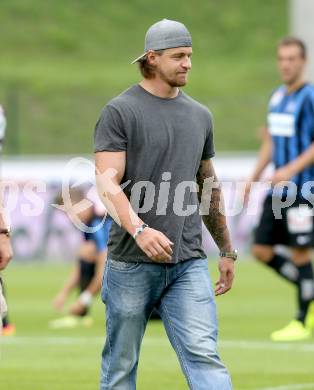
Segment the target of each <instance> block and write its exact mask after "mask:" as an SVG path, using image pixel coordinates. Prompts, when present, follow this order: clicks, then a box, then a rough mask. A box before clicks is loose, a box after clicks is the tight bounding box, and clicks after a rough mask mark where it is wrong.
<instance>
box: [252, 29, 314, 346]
mask: <svg viewBox="0 0 314 390" xmlns="http://www.w3.org/2000/svg"><path fill="white" fill-rule="evenodd" d="M277 60H278V69H279V73H280V76H281V78H282V81H283V85H281V86H280V87H279V88H277V89H276V90H275V91H274V92H273V93H272V95H271V98H270V102H269V113H268V126H267V131H266V132H265V134H264V140H263V143H262V146H261V150H260V154H259V158H258V161H257V165H256V167H255V170H254V172H253V174H252V176H251V178H250V181H249V185H248V187H247V188H250V186H251V183H252V182H255V181H257V180H259V178H260V176H261V174H262V172H263V171H264V169H265V168H266V166H267V165H268V163H269V162H270V161H272V162H273V165H274V167H275V172H274V174H273V176H272V178H271V182H272V190H271V191H270V192H269V193H268V196H267V197H266V199H265V202H264V206H263V212H262V216H261V220H260V224H259V226H258V227H257V230H256V235H255V242H254V245H253V248H252V249H253V250H252V251H253V254H254V256H255V257H256V258H257V259H258V260H259V261H261V262H262V263H264V264H266V265H267V266H269V267H270V268H272V269H273V270H274V271H276V272H277V273H278V274H279V275H280V276H281V277H282V278H284V279H286V280H288V281H289V282H290V283H293V284H294V285H295V286H296V289H297V295H298V313H297V315H296V318H295V319H294V320H293V321H291V322H290V323H289V324H288V325H287V326H286V327H284V328H283V329H280V330H278V331H276V332H273V333H272V334H271V338H272V340H274V341H294V340H304V339H308V338H310V336H311V332H312V330H313V328H314V306H313V298H314V284H313V268H312V263H311V248H312V246H313V204H314V202H313V193H312V192H311V190H312V187H313V180H314V166H313V163H314V143H313V139H314V87H313V86H312V85H311V84H309V83H307V82H305V80H304V76H303V73H304V68H305V65H306V47H305V45H304V43H303V42H302V41H301V40H299V39H297V38H291V37H289V38H284V39H283V40H282V41H281V42H280V43H279V45H278V51H277ZM281 217H282V218H281ZM277 244H283V245H286V246H287V247H289V249H290V250H291V260H292V261H291V260H290V259H288V258H287V257H285V256H284V255H282V254H278V253H276V251H275V248H274V247H275V245H277Z"/></svg>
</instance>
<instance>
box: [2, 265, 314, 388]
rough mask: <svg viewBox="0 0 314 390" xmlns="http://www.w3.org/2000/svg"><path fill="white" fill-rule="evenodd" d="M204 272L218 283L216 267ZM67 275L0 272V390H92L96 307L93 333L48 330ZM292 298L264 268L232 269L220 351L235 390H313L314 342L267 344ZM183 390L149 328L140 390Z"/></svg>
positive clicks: (166, 347) (287, 315) (166, 350)
mask: <svg viewBox="0 0 314 390" xmlns="http://www.w3.org/2000/svg"><path fill="white" fill-rule="evenodd" d="M210 268H211V270H212V277H213V279H216V277H217V270H216V265H215V264H214V262H211V264H210ZM68 271H69V266H68V265H67V266H65V265H61V264H57V265H52V264H39V263H32V264H29V265H23V266H22V265H14V264H12V265H11V266H10V267H9V268H8V270H7V271H6V272H5V278H6V281H7V284H8V289H9V303H10V309H11V317H12V319H14V322H15V323H16V326H17V335H16V336H14V337H11V338H8V337H7V338H2V339H1V341H0V346H1V360H0V389H2V390H92V389H97V386H98V376H99V365H100V353H101V349H102V344H103V338H104V332H103V329H104V321H103V307H102V304H101V302H100V301H99V300H98V301H97V303H96V304H95V305H94V308H93V318H94V321H95V323H94V325H93V327H91V328H88V329H82V328H81V329H75V330H62V331H61V330H59V331H52V330H49V329H48V326H47V324H48V321H49V320H50V319H51V318H53V317H54V313H53V311H52V309H51V298H52V297H53V295H54V293H55V292H56V291H57V288H58V286H59V285H60V284H61V283H62V281H63V280H64V278H65V275H66V274H67V272H68ZM293 299H294V291H293V289H292V288H290V286H289V285H288V284H286V283H284V282H280V281H279V280H278V278H277V277H276V276H275V275H273V274H272V273H271V272H269V271H268V270H266V269H265V268H263V267H262V266H260V265H257V264H255V263H253V262H242V263H241V262H239V263H238V267H237V278H236V283H235V286H234V289H233V291H232V292H230V293H229V294H228V295H226V296H223V297H220V298H219V299H218V300H217V302H218V311H219V319H220V351H221V355H222V358H223V360H224V361H225V363H226V364H227V366H228V368H229V370H230V371H231V374H232V378H233V382H234V388H235V389H236V390H241V389H242V390H244V389H256V390H257V389H263V390H264V389H265V390H266V389H267V390H272V389H273V390H285V389H286V390H290V389H291V390H293V389H314V370H313V367H314V340H313V341H310V342H307V343H305V342H303V343H297V344H288V343H284V344H274V343H271V342H270V341H269V339H268V335H269V333H270V332H271V331H273V330H274V329H276V328H279V327H281V326H282V325H284V324H285V323H286V322H287V321H288V320H290V319H291V317H292V315H293V313H294V309H295V308H294V302H293ZM303 384H304V385H303ZM187 388H188V387H187V385H186V383H185V380H184V377H183V375H182V374H181V371H180V368H179V365H178V362H177V359H176V356H175V353H174V352H173V351H172V349H171V347H170V344H169V342H168V340H167V338H166V335H165V332H164V330H163V326H162V324H161V323H160V322H151V323H150V324H149V326H148V329H147V332H146V335H145V338H144V343H143V347H142V353H141V358H140V364H139V372H138V389H139V390H184V389H187ZM217 390H219V389H217Z"/></svg>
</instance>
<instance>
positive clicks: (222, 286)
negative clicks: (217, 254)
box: [215, 257, 234, 295]
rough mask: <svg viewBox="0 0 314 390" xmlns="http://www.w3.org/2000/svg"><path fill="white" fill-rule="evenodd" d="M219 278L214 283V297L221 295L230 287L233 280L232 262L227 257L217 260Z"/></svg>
mask: <svg viewBox="0 0 314 390" xmlns="http://www.w3.org/2000/svg"><path fill="white" fill-rule="evenodd" d="M218 268H219V272H220V278H219V280H218V282H216V288H215V295H222V294H225V293H226V292H227V291H229V290H230V289H231V287H232V282H233V279H234V260H232V259H229V258H228V257H221V258H220V260H219V266H218Z"/></svg>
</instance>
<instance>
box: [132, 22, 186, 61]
mask: <svg viewBox="0 0 314 390" xmlns="http://www.w3.org/2000/svg"><path fill="white" fill-rule="evenodd" d="M183 46H186V47H191V46H192V37H191V34H190V33H189V31H188V29H187V28H186V27H185V25H184V24H182V23H180V22H176V21H175V20H169V19H163V20H161V21H160V22H157V23H155V24H153V25H152V26H150V28H149V29H148V30H147V33H146V36H145V48H144V50H145V52H144V53H143V54H141V55H140V56H139V57H137V58H136V59H135V60H134V61H132V64H134V63H135V62H138V61H141V60H143V59H144V58H145V56H146V54H147V52H148V51H149V50H164V49H171V48H174V47H183Z"/></svg>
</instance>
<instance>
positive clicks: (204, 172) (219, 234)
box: [196, 160, 234, 295]
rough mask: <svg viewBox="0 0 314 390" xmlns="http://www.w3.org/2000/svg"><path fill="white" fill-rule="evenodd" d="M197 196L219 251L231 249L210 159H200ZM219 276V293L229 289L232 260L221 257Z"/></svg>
mask: <svg viewBox="0 0 314 390" xmlns="http://www.w3.org/2000/svg"><path fill="white" fill-rule="evenodd" d="M196 179H197V184H198V186H199V191H198V198H199V202H200V211H201V212H202V217H203V222H204V224H205V226H206V228H207V229H208V231H209V233H210V234H211V236H212V237H213V240H214V241H215V243H216V245H217V246H218V248H219V249H220V250H221V251H227V252H228V251H231V250H232V245H231V241H230V234H229V230H228V227H227V222H226V217H225V215H224V201H223V194H222V191H221V186H220V183H219V182H218V179H217V176H216V173H215V170H214V167H213V164H212V162H211V160H202V161H201V164H200V167H199V171H198V173H197V177H196ZM219 271H220V278H219V280H218V282H217V283H216V289H215V293H216V295H221V294H224V293H225V292H227V291H228V290H230V288H231V287H232V281H233V278H234V261H233V260H232V259H229V258H226V257H222V258H221V259H220V261H219Z"/></svg>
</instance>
